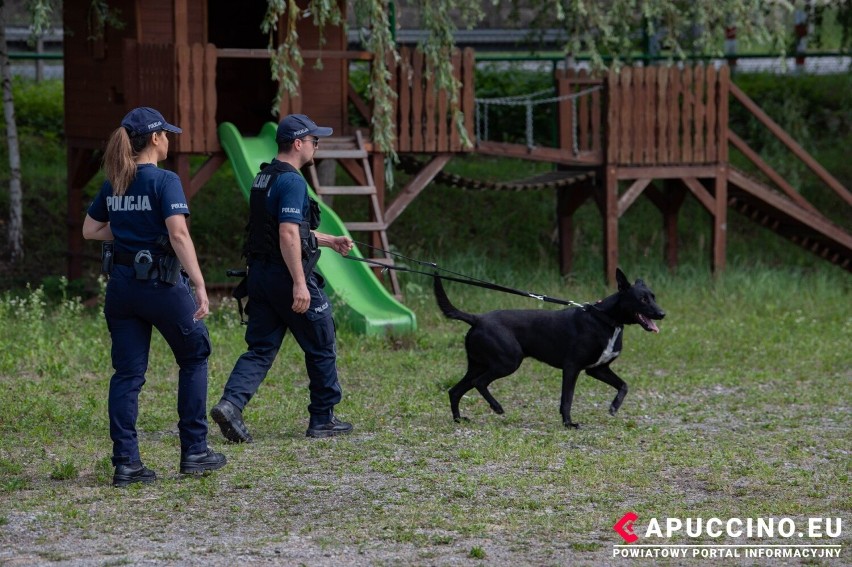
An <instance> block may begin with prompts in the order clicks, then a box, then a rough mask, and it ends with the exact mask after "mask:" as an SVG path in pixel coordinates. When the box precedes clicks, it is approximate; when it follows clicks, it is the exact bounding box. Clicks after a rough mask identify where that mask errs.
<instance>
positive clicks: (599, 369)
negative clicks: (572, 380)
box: [586, 364, 627, 415]
mask: <svg viewBox="0 0 852 567" xmlns="http://www.w3.org/2000/svg"><path fill="white" fill-rule="evenodd" d="M586 374H588V375H589V376H591V377H592V378H596V379H598V380H600V381H601V382H603V383H604V384H609V385H610V386H612V387H613V388H615V389H616V390H618V393H617V394H616V395H615V399H613V400H612V403H611V404H610V406H609V414H610V415H615V414H616V412H617V411H618V408H620V407H621V404H622V403H623V402H624V396H626V395H627V384H626V383H625V382H624V380H622V379H621V378H619V377H618V375H617V374H616V373H615V372H613V371H612V369H611V368H610V367H609V365H608V364H605V365H602V366H595V367H594V368H587V369H586Z"/></svg>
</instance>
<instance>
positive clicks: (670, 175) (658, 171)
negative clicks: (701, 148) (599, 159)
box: [616, 165, 716, 180]
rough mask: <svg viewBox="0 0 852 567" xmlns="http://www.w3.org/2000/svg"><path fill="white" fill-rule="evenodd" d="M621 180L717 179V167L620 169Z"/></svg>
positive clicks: (688, 166)
mask: <svg viewBox="0 0 852 567" xmlns="http://www.w3.org/2000/svg"><path fill="white" fill-rule="evenodd" d="M616 175H618V179H619V180H625V179H642V178H645V177H649V178H651V179H679V178H683V177H716V166H715V165H697V166H696V165H693V166H690V165H680V166H664V165H661V166H652V167H619V168H618V170H617V171H616Z"/></svg>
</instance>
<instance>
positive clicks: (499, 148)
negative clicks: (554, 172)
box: [476, 142, 638, 177]
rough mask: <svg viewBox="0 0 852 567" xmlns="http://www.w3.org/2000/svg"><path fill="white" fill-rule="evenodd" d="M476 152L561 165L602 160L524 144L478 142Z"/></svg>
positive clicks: (569, 149) (563, 150)
mask: <svg viewBox="0 0 852 567" xmlns="http://www.w3.org/2000/svg"><path fill="white" fill-rule="evenodd" d="M476 151H477V153H480V154H488V155H495V156H501V157H513V158H520V159H530V160H538V161H548V162H552V163H560V164H563V165H581V166H595V165H601V164H602V159H603V156H602V154H596V153H595V152H581V153H580V154H579V155H574V153H573V152H572V150H571V148H565V149H559V148H545V147H541V146H536V147H533V148H528V147H527V146H525V145H524V144H504V143H502V142H480V143H479V144H478V145H477V148H476ZM637 177H638V176H637Z"/></svg>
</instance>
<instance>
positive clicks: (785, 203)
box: [728, 168, 852, 253]
mask: <svg viewBox="0 0 852 567" xmlns="http://www.w3.org/2000/svg"><path fill="white" fill-rule="evenodd" d="M728 182H729V183H730V184H731V185H734V186H736V187H738V188H740V189H742V190H743V191H746V192H747V193H750V194H751V195H754V196H755V197H757V198H758V199H760V200H761V201H763V202H764V203H766V204H768V205H770V206H771V207H773V208H774V209H776V210H777V211H778V212H779V213H781V214H783V215H786V216H787V217H789V218H791V219H793V220H795V221H797V222H799V223H801V224H804V225H807V226H809V227H811V228H812V229H813V230H815V231H817V232H818V233H821V234H822V235H824V236H825V237H827V238H830V239H831V240H833V241H835V242H836V243H837V244H838V245H840V246H843V247H845V248H846V250H849V251H850V253H852V235H850V234H848V233H847V232H845V231H844V230H843V229H841V228H839V227H838V226H836V225H835V224H833V223H832V222H830V221H828V220H827V219H826V218H825V217H822V216H817V215H814V214H813V213H810V212H808V211H806V210H804V209H802V208H801V207H799V206H797V205H794V204H793V203H791V202H790V201H789V200H788V199H785V198H784V197H781V196H780V195H778V194H777V193H775V192H773V191H770V190H769V188H768V187H765V186H764V185H763V184H761V183H758V182H757V181H755V180H753V179H751V178H749V177H746V176H745V175H743V174H742V173H741V172H740V171H737V170H736V169H735V168H730V169H729V171H728Z"/></svg>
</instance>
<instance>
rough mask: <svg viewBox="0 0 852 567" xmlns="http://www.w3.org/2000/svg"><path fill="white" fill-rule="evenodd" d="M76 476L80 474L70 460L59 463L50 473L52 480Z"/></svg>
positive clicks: (69, 478)
mask: <svg viewBox="0 0 852 567" xmlns="http://www.w3.org/2000/svg"><path fill="white" fill-rule="evenodd" d="M78 476H80V471H79V470H77V465H75V464H74V463H73V462H71V461H63V462H61V463H59V464H58V465H56V467H54V469H53V471H51V473H50V478H51V479H53V480H71V479H75V478H77V477H78Z"/></svg>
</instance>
